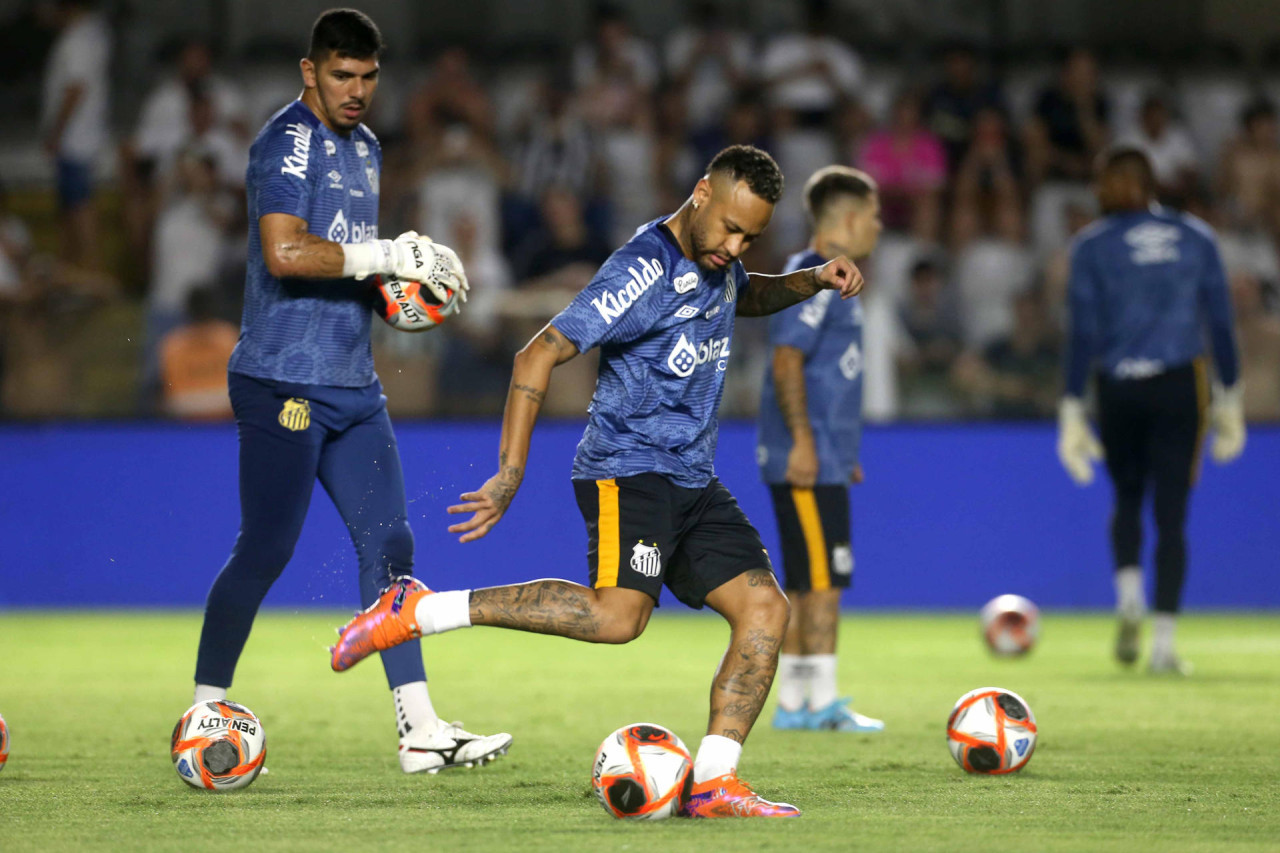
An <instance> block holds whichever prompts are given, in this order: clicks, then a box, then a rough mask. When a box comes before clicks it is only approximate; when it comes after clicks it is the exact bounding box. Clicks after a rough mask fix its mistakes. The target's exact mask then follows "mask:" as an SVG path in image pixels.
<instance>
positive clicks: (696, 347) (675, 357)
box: [551, 217, 749, 488]
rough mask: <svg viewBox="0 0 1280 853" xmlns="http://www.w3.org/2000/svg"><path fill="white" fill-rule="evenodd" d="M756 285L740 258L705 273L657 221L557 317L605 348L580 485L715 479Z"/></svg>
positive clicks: (561, 326) (687, 483)
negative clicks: (722, 418) (737, 331)
mask: <svg viewBox="0 0 1280 853" xmlns="http://www.w3.org/2000/svg"><path fill="white" fill-rule="evenodd" d="M664 218H665V217H664ZM748 286H749V285H748V278H747V273H746V270H744V269H743V268H742V264H740V263H737V262H735V263H733V264H732V265H731V266H729V267H728V268H726V269H725V270H722V271H720V272H703V271H702V270H701V269H699V268H698V266H697V264H695V263H694V262H693V261H690V260H688V259H687V258H685V257H684V255H683V254H682V253H681V251H680V247H679V245H678V244H677V243H676V240H675V237H674V236H673V235H672V233H671V232H670V230H668V229H667V227H666V226H665V225H663V224H662V220H661V219H655V220H654V221H653V222H650V223H648V224H647V225H644V226H643V227H641V228H640V229H639V230H638V231H636V234H635V236H634V237H632V238H631V240H630V241H628V242H627V244H626V245H624V246H623V247H622V248H621V249H618V251H616V252H614V253H613V254H612V255H611V256H610V257H609V259H608V260H607V261H605V263H604V266H602V267H601V268H600V271H599V272H598V273H596V276H595V278H593V279H592V280H591V283H590V284H588V285H587V287H586V288H585V289H584V290H583V291H582V292H581V293H579V294H578V295H577V296H576V297H574V299H573V301H572V302H570V303H569V305H568V307H566V308H565V309H564V310H563V311H561V312H560V313H559V314H558V315H556V316H555V318H553V319H552V321H551V324H552V325H553V326H555V327H556V329H558V330H559V331H560V333H561V334H563V335H564V336H565V337H566V338H568V339H569V340H570V341H572V342H573V344H574V346H576V347H577V348H578V351H579V352H586V351H587V350H589V349H591V348H592V347H594V346H599V347H600V375H599V379H598V380H597V381H596V392H595V396H594V397H593V398H592V400H591V407H590V409H589V410H588V411H589V413H590V414H589V417H588V420H587V429H586V432H585V433H584V434H583V436H582V441H581V442H579V443H578V452H577V455H576V456H575V457H574V460H573V477H574V479H578V480H604V479H609V478H612V477H629V476H632V475H635V474H644V473H655V474H662V475H663V476H665V477H667V478H668V479H670V480H671V481H672V482H674V483H675V484H676V485H678V486H684V487H688V488H702V487H704V486H706V485H707V484H708V483H709V482H711V479H712V477H713V476H714V475H715V466H714V460H715V454H716V437H717V432H718V422H717V417H716V413H717V411H718V410H719V408H720V397H721V394H722V393H723V391H724V374H725V369H726V368H727V367H728V364H729V350H730V347H731V343H732V340H733V321H734V312H735V309H736V308H737V305H736V300H737V298H738V296H739V295H740V294H742V293H743V292H745V289H746V288H747V287H748Z"/></svg>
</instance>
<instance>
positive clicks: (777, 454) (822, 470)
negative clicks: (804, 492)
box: [756, 251, 862, 485]
mask: <svg viewBox="0 0 1280 853" xmlns="http://www.w3.org/2000/svg"><path fill="white" fill-rule="evenodd" d="M826 262H827V261H826V259H825V258H823V257H822V256H821V255H819V254H818V253H816V252H811V251H804V252H798V253H796V254H794V255H792V256H791V257H790V258H788V259H787V266H786V269H784V270H783V272H794V271H796V270H801V269H806V268H808V267H816V266H821V265H822V264H825V263H826ZM780 346H785V347H795V348H796V349H798V350H800V351H801V352H803V353H804V384H805V396H806V398H807V406H808V412H809V424H810V426H811V428H812V430H813V441H814V446H815V447H816V449H817V451H818V482H819V483H822V484H846V485H847V484H848V483H849V479H850V477H852V476H853V469H854V467H855V466H857V464H858V447H859V444H860V443H861V439H862V303H861V302H860V301H859V299H858V297H856V296H855V297H853V298H852V299H848V300H841V299H840V294H839V293H837V292H836V291H834V290H823V291H821V292H819V293H818V294H817V295H815V296H813V297H811V298H810V299H807V300H805V301H804V302H801V303H799V304H797V305H792V306H791V307H790V308H787V309H786V310H784V311H779V312H778V313H777V314H774V315H773V316H772V317H770V318H769V347H770V351H772V348H773V347H780ZM791 444H792V441H791V430H789V429H787V424H786V421H785V420H783V417H782V409H781V408H779V407H778V396H777V389H775V388H774V384H773V366H772V359H770V360H769V361H768V364H767V366H766V368H765V372H764V387H763V390H762V391H761V394H760V418H759V428H758V433H757V436H756V459H757V461H758V462H759V463H760V476H761V477H762V478H763V479H764V481H765V482H766V483H785V482H786V473H787V454H788V453H790V452H791Z"/></svg>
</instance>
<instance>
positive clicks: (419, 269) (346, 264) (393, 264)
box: [342, 231, 471, 302]
mask: <svg viewBox="0 0 1280 853" xmlns="http://www.w3.org/2000/svg"><path fill="white" fill-rule="evenodd" d="M342 253H343V263H342V274H343V277H353V278H355V279H356V280H357V281H359V280H361V279H364V278H367V277H369V276H371V275H394V276H395V277H396V278H399V279H403V280H404V281H416V282H419V283H421V284H422V285H423V286H424V287H426V288H427V289H428V290H430V291H431V293H432V294H433V295H434V296H435V297H436V299H438V300H439V301H440V302H445V301H448V300H449V298H450V292H452V293H454V294H457V296H458V298H459V299H461V300H462V301H463V302H466V301H467V291H468V290H470V289H471V285H470V283H469V282H468V281H467V274H466V272H465V271H463V269H462V261H460V260H458V256H457V254H455V253H454V251H453V250H452V249H450V248H449V247H448V246H444V245H441V244H440V243H435V242H432V240H431V238H430V237H424V236H421V235H419V234H418V232H416V231H406V232H404V233H403V234H401V235H400V236H399V237H397V238H396V239H394V240H372V241H370V242H367V243H344V244H343V245H342Z"/></svg>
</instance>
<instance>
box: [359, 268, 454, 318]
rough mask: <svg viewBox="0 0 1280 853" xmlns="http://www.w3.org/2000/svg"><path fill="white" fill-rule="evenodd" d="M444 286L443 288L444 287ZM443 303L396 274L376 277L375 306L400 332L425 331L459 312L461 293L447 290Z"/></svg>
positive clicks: (428, 290)
mask: <svg viewBox="0 0 1280 853" xmlns="http://www.w3.org/2000/svg"><path fill="white" fill-rule="evenodd" d="M441 286H442V287H443V285H441ZM445 293H446V294H448V295H447V296H446V297H445V299H444V301H443V302H442V301H440V300H439V299H437V298H436V296H435V294H434V293H432V292H431V288H429V287H427V286H426V285H424V284H422V283H421V282H417V281H401V280H400V279H398V278H396V277H395V276H393V275H387V276H376V277H375V278H374V289H373V303H374V310H375V311H376V312H377V313H378V316H379V317H381V318H382V319H383V320H385V321H386V323H387V325H388V326H390V327H391V328H393V329H397V330H399V331H401V332H426V331H429V330H431V329H434V328H435V327H436V326H439V325H440V324H441V323H443V322H444V321H445V320H446V319H447V318H448V317H449V315H450V314H453V313H455V312H456V311H457V310H458V293H457V291H455V290H454V289H452V288H449V287H445Z"/></svg>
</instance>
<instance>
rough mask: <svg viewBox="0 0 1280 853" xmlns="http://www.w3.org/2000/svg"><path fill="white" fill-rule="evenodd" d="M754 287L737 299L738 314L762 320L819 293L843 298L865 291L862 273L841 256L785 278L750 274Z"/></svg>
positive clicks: (789, 274) (786, 275)
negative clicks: (837, 294) (824, 291)
mask: <svg viewBox="0 0 1280 853" xmlns="http://www.w3.org/2000/svg"><path fill="white" fill-rule="evenodd" d="M750 275H751V286H750V287H748V288H747V289H746V292H745V293H743V294H742V296H740V297H739V298H738V314H740V315H741V316H743V317H763V316H764V315H766V314H774V313H777V312H778V311H781V310H783V309H784V308H789V307H791V306H792V305H795V304H796V303H797V302H803V301H804V300H806V299H808V298H809V297H810V296H813V295H814V294H815V293H817V292H818V291H819V290H838V291H840V298H841V299H848V298H850V297H852V296H857V295H858V292H859V291H860V290H862V273H860V272H858V268H857V267H856V266H854V265H853V261H851V260H849V259H848V258H846V257H845V256H844V255H841V256H840V257H838V258H833V259H831V260H829V261H827V262H826V263H825V264H823V265H822V266H820V267H810V268H808V269H803V270H796V271H795V272H791V273H786V274H785V275H761V274H759V273H751V274H750Z"/></svg>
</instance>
